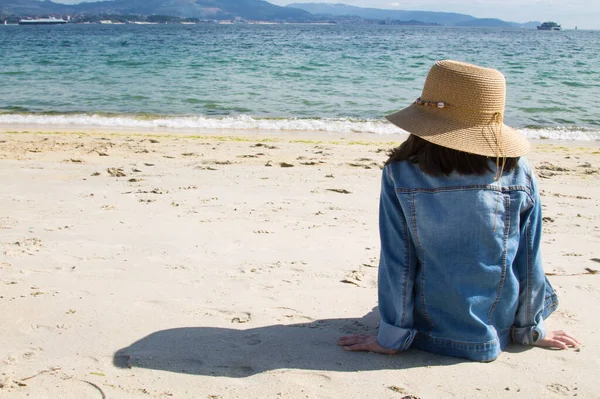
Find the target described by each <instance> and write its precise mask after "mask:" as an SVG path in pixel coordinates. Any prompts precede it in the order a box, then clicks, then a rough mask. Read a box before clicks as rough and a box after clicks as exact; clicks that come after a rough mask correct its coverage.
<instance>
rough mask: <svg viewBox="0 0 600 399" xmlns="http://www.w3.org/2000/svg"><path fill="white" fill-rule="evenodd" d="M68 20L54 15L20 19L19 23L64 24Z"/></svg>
mask: <svg viewBox="0 0 600 399" xmlns="http://www.w3.org/2000/svg"><path fill="white" fill-rule="evenodd" d="M67 22H68V21H65V20H64V19H62V18H61V19H58V18H54V17H50V18H36V19H20V20H19V25H63V24H66V23H67Z"/></svg>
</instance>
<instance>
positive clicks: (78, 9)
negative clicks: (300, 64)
mask: <svg viewBox="0 0 600 399" xmlns="http://www.w3.org/2000/svg"><path fill="white" fill-rule="evenodd" d="M74 13H87V14H138V15H170V16H177V17H195V18H209V19H232V18H236V17H239V18H243V19H248V20H266V21H290V22H305V21H310V20H312V15H311V14H310V13H309V12H307V11H304V10H300V9H294V8H287V7H280V6H276V5H274V4H271V3H268V2H266V1H262V0H113V1H100V2H96V3H80V4H75V5H66V4H58V3H53V2H52V1H36V0H0V14H4V15H11V14H17V15H30V16H36V15H48V14H74Z"/></svg>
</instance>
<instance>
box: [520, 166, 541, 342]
mask: <svg viewBox="0 0 600 399" xmlns="http://www.w3.org/2000/svg"><path fill="white" fill-rule="evenodd" d="M531 191H532V204H531V206H530V207H529V208H528V209H526V210H525V212H523V214H522V215H521V228H520V233H521V236H520V240H519V248H518V250H517V255H516V257H515V264H514V267H516V274H517V276H518V279H519V303H518V307H517V312H516V314H515V321H514V324H513V328H512V340H513V342H515V343H518V344H524V345H531V344H535V343H536V342H538V341H539V340H541V339H543V338H544V337H545V336H546V327H545V324H544V308H545V306H546V304H545V299H546V298H545V296H546V276H545V274H544V268H543V264H542V256H541V251H540V243H541V236H542V204H541V202H540V197H539V193H538V191H537V184H536V182H535V180H534V179H533V176H532V180H531Z"/></svg>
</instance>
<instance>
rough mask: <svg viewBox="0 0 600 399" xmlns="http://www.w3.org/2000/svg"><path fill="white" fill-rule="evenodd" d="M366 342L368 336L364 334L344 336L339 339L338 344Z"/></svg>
mask: <svg viewBox="0 0 600 399" xmlns="http://www.w3.org/2000/svg"><path fill="white" fill-rule="evenodd" d="M365 342H366V338H365V337H364V336H362V335H351V336H348V337H342V338H340V339H339V340H338V344H340V345H344V346H346V345H355V344H363V343H365Z"/></svg>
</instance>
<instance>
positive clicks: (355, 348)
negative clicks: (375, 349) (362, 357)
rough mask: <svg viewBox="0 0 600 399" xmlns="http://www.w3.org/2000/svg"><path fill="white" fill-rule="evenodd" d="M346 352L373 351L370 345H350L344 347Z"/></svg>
mask: <svg viewBox="0 0 600 399" xmlns="http://www.w3.org/2000/svg"><path fill="white" fill-rule="evenodd" d="M344 350H347V351H351V352H357V351H367V352H369V351H371V345H369V344H364V343H361V344H356V345H349V346H344Z"/></svg>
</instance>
